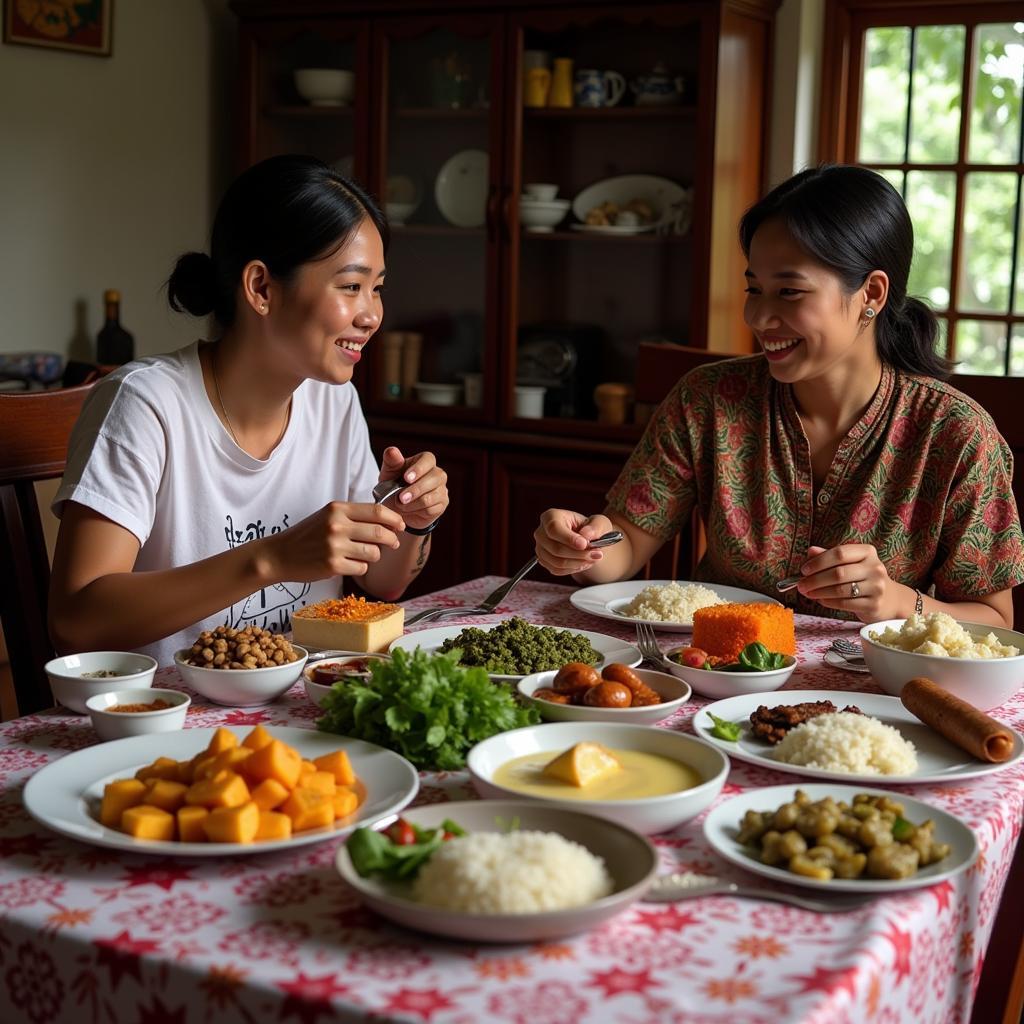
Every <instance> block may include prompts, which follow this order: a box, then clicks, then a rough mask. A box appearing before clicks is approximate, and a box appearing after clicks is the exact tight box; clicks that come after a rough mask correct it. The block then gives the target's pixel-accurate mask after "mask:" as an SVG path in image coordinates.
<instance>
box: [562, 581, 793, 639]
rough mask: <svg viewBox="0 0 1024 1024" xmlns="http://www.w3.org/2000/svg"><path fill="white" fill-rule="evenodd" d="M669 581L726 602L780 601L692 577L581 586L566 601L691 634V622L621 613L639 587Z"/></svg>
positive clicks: (600, 615)
mask: <svg viewBox="0 0 1024 1024" xmlns="http://www.w3.org/2000/svg"><path fill="white" fill-rule="evenodd" d="M669 583H678V584H679V586H681V587H686V586H690V585H691V584H692V585H694V586H699V587H706V588H707V589H708V590H713V591H714V592H715V593H716V594H717V595H718V596H719V597H720V598H721V599H722V600H723V601H728V602H729V603H730V604H750V603H752V602H755V601H760V602H764V603H766V604H782V602H781V601H777V600H776V599H775V598H774V597H768V595H767V594H758V593H757V592H756V591H753V590H743V589H741V588H740V587H727V586H724V585H723V584H721V583H696V582H695V581H693V580H626V581H625V582H623V583H602V584H600V585H598V586H595V587H583V588H582V589H581V590H575V591H573V593H572V594H570V595H569V603H570V604H571V605H572V606H573V607H574V608H578V609H579V610H580V611H581V612H586V613H587V614H588V615H596V616H597V617H598V618H599V619H609V620H611V621H612V622H618V623H619V624H620V625H621V624H622V623H630V624H631V625H635V624H636V623H638V622H645V623H647V624H648V625H650V626H653V627H654V628H655V629H657V630H659V631H660V632H664V633H692V632H693V623H692V622H651V621H649V620H647V619H637V618H633V617H632V616H630V615H623V614H622V612H621V609H622V608H624V607H625V606H626V605H628V604H629V603H630V602H631V601H632V600H633V598H634V597H636V595H637V594H639V593H640V591H641V590H646V589H647V588H648V587H657V586H662V587H663V586H666V585H667V584H669Z"/></svg>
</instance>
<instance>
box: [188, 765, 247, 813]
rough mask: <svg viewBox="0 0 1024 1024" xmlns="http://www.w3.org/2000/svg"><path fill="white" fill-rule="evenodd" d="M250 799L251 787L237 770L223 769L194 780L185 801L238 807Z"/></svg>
mask: <svg viewBox="0 0 1024 1024" xmlns="http://www.w3.org/2000/svg"><path fill="white" fill-rule="evenodd" d="M248 801H249V787H248V786H247V785H246V784H245V779H243V778H242V776H241V775H239V774H237V772H229V771H222V772H219V773H218V774H216V775H214V776H213V777H212V778H209V779H202V780H201V781H199V782H193V783H192V785H191V786H189V788H188V791H187V792H186V793H185V803H187V804H197V805H199V806H200V807H209V808H210V809H211V810H212V809H213V808H215V807H238V806H240V805H241V804H244V803H247V802H248Z"/></svg>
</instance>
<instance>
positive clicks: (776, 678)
mask: <svg viewBox="0 0 1024 1024" xmlns="http://www.w3.org/2000/svg"><path fill="white" fill-rule="evenodd" d="M681 650H683V648H682V647H675V648H673V649H672V650H671V651H669V652H668V654H667V655H666V657H667V658H668V663H669V665H670V667H671V671H672V675H674V676H677V677H678V678H679V679H685V680H686V682H688V683H689V684H690V686H692V687H693V692H694V693H699V694H700V695H701V696H703V697H714V698H715V700H722V699H723V698H725V697H739V696H741V695H742V694H746V693H770V692H771V691H772V690H778V689H779V688H780V687H781V686H782V684H783V683H785V681H786V680H787V679H788V678H789V677H790V676H791V675H792V674H793V669H795V668H796V658H794V657H793V656H792V655H791V654H788V655H786V664H785V665H784V666H783V667H782V668H774V669H771V670H770V671H768V672H716V671H715V670H714V669H706V668H691V667H690V666H689V665H680V664H679V662H677V661H674V660H673V659H672V657H671V655H672V654H674V653H675V652H676V651H681Z"/></svg>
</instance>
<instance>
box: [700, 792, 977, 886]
mask: <svg viewBox="0 0 1024 1024" xmlns="http://www.w3.org/2000/svg"><path fill="white" fill-rule="evenodd" d="M798 788H799V789H802V790H803V791H804V792H805V793H806V794H807V795H808V796H809V797H810V798H811V799H812V800H821V799H823V798H824V797H826V796H831V797H834V798H835V799H836V800H845V801H846V802H847V803H852V802H853V798H854V797H855V796H856V795H857V794H858V793H863V792H865V790H864V788H863V786H842V785H839V784H837V783H835V782H829V783H825V782H812V783H809V784H807V785H804V786H799V787H797V786H793V785H789V786H769V787H768V788H767V789H753V790H749V791H748V792H746V793H740V794H739V795H738V796H734V797H732V798H731V799H729V800H726V801H725V802H724V803H721V804H719V805H718V806H717V807H715V808H714V809H713V810H712V811H711V813H710V814H709V815H708V816H707V818H705V819H704V838H705V839H707V841H708V843H710V844H711V848H712V849H713V850H714V851H715V852H716V853H718V854H719V855H720V856H722V857H724V858H725V859H726V860H728V861H731V862H732V863H733V864H736V865H738V866H739V867H741V868H744V869H745V870H747V871H751V872H753V873H754V874H755V875H761V876H763V877H764V878H770V879H771V880H772V881H774V882H785V883H786V884H788V885H799V886H801V887H802V888H809V889H818V890H821V891H823V892H859V893H864V894H865V895H869V894H871V893H878V894H882V893H887V892H903V891H905V890H907V889H923V888H926V887H928V886H931V885H936V884H937V883H939V882H944V881H945V880H946V879H948V878H953V877H955V876H956V875H958V874H960V872H961V871H964V870H965V869H966V868H968V867H970V866H971V864H973V863H974V860H975V858H976V857H977V856H978V841H977V839H975V837H974V833H973V832H972V831H971V830H970V829H969V828H968V827H967V826H966V825H965V824H964V823H963V822H962V821H961V820H960V819H959V818H957V817H954V816H953V815H952V814H948V813H947V812H946V811H943V810H940V809H939V808H938V807H935V806H934V805H932V804H926V803H923V802H922V801H920V800H915V799H914V798H913V797H909V796H904V795H903V794H902V793H887V792H885V791H884V790H875V789H873V790H871V794H872V796H888V797H890V798H891V799H893V800H895V801H897V802H898V803H901V804H903V807H904V817H906V818H907V820H908V821H912V822H913V823H914V824H920V823H921V822H923V821H926V820H927V819H928V818H931V819H932V820H933V821H934V822H935V838H936V839H937V840H938V841H939V842H943V843H949V845H950V846H951V847H952V849H951V850H950V852H949V855H948V856H947V857H946V858H945V859H944V860H941V861H939V862H938V863H937V864H930V865H929V866H928V867H926V868H922V869H921V870H920V871H918V872H917V873H916V874H914V875H912V876H911V877H910V878H902V879H876V878H848V879H844V878H833V879H830V880H829V881H827V882H825V881H821V880H820V879H817V878H807V877H805V876H803V875H796V874H794V873H793V872H792V871H786V870H785V869H784V868H773V867H769V866H768V865H767V864H762V863H761V862H760V861H759V860H757V859H756V858H755V857H754V855H753V854H752V853H750V852H749V851H748V850H747V849H746V848H745V847H743V846H741V845H740V844H739V843H738V842H737V841H736V835H737V833H738V831H739V828H738V826H739V823H740V820H741V819H742V817H743V815H744V814H746V812H747V811H751V810H753V811H768V810H774V809H775V808H776V807H778V806H779V805H780V804H783V803H785V802H786V801H788V800H792V799H793V794H794V792H796V790H797V789H798Z"/></svg>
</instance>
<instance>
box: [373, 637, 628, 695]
mask: <svg viewBox="0 0 1024 1024" xmlns="http://www.w3.org/2000/svg"><path fill="white" fill-rule="evenodd" d="M499 625H501V623H499V622H489V623H487V624H486V625H465V626H438V627H436V628H435V629H420V630H417V631H416V632H413V633H406V634H405V636H400V637H399V638H398V639H397V640H395V641H394V642H393V643H392V644H391V646H390V647H389V648H388V653H389V654H393V653H394V652H395V651H396V650H398V649H399V648H401V649H402V650H403V651H413V650H415V649H416V648H417V647H419V648H421V649H422V650H424V651H426V652H427V653H428V654H435V653H436V652H437V649H438V648H439V647H440V646H441V644H443V643H444V642H445V640H448V639H450V638H451V637H453V636H458V635H459V634H460V633H461V632H462V631H463V630H464V629H483V630H486V631H490V630H492V629H496V628H497V627H498V626H499ZM530 625H544V623H530ZM551 628H552V629H557V630H558V631H559V632H560V633H578V634H579V635H580V636H584V637H586V638H587V639H588V640H589V641H590V646H591V647H593V648H594V650H595V651H597V653H598V654H600V655H601V656H602V657H601V660H600V661H599V662H598V663H597V665H596V666H595V667H596V668H598V669H599V668H601V666H602V665H605V664H608V663H610V662H613V661H617V662H620V663H621V664H623V665H628V666H629V667H630V668H632V667H633V666H634V665H639V664H640V662H641V661H642V660H643V659H642V657H641V655H640V652H639V651H638V650H637V649H636V648H635V647H633V646H632V645H631V644H627V643H626V641H625V640H619V639H618V637H614V636H608V635H607V634H605V633H591V632H589V631H588V630H586V629H570V628H569V627H568V626H552V627H551ZM491 678H492V679H495V680H498V681H500V682H518V681H519V680H520V679H522V678H523V676H503V675H498V674H496V673H491Z"/></svg>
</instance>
